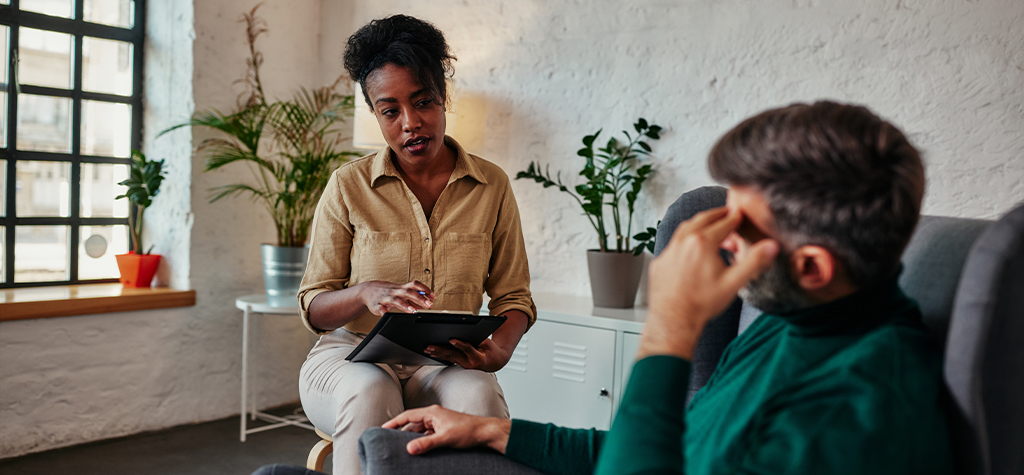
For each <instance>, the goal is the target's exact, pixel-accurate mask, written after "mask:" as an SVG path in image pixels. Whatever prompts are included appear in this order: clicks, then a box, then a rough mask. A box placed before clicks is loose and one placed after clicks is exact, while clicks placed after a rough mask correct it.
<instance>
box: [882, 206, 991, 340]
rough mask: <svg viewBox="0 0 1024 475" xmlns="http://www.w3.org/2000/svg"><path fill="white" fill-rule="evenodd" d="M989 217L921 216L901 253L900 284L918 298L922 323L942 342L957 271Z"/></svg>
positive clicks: (950, 309)
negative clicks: (904, 249)
mask: <svg viewBox="0 0 1024 475" xmlns="http://www.w3.org/2000/svg"><path fill="white" fill-rule="evenodd" d="M990 224H992V221H986V220H978V219H963V218H946V217H938V216H922V217H921V222H920V223H918V225H917V230H915V231H914V236H913V237H911V238H910V244H908V245H907V250H906V251H904V253H903V274H902V275H900V286H901V287H902V288H903V290H904V292H906V293H907V295H909V296H910V297H911V298H913V299H914V300H917V304H918V305H919V306H920V307H921V314H922V315H923V317H924V324H925V326H927V327H928V330H929V331H930V332H931V334H932V336H933V337H935V340H936V341H938V342H939V343H940V344H945V341H946V334H947V331H946V330H947V327H948V326H949V316H950V313H951V312H952V310H953V296H954V295H955V294H956V288H957V283H958V282H959V281H960V273H961V270H962V269H963V266H964V261H966V260H967V254H968V252H969V251H970V249H971V244H972V243H974V241H975V240H976V239H977V238H978V236H980V235H981V233H982V232H983V231H984V230H985V229H986V228H987V227H988V226H989V225H990Z"/></svg>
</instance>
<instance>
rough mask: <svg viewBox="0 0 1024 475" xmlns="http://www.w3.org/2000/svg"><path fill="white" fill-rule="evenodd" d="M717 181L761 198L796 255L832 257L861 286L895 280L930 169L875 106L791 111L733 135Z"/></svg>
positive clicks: (721, 147) (821, 105)
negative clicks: (808, 250)
mask: <svg viewBox="0 0 1024 475" xmlns="http://www.w3.org/2000/svg"><path fill="white" fill-rule="evenodd" d="M708 167H709V169H710V171H711V176H712V178H714V179H715V180H717V181H719V182H723V183H727V184H730V185H741V186H750V187H753V188H754V189H756V190H758V191H760V192H761V193H762V194H763V196H764V198H765V200H766V201H767V202H768V206H769V209H770V210H771V212H772V215H773V216H774V218H775V224H776V227H777V229H778V231H779V239H780V242H781V243H782V245H783V246H784V247H788V248H790V249H793V248H796V247H800V246H804V245H808V244H812V245H818V246H822V247H824V248H826V249H828V250H829V251H830V252H831V253H832V254H833V255H834V256H835V257H836V258H837V259H838V260H839V261H840V262H841V263H842V264H844V266H845V269H846V272H847V275H848V277H849V278H850V280H851V281H852V282H853V283H854V285H856V286H858V287H864V286H866V285H869V284H871V283H873V282H876V281H877V280H879V279H884V278H886V277H889V276H891V275H893V274H894V273H895V272H896V271H897V269H898V268H899V262H900V256H901V255H902V254H903V249H904V248H905V247H906V245H907V242H908V241H910V236H911V234H913V232H914V227H915V226H917V221H918V216H919V214H920V212H921V199H922V197H923V195H924V165H923V164H922V163H921V156H920V154H919V153H918V151H917V149H915V148H914V147H913V146H912V145H911V144H910V142H909V141H908V140H907V138H906V137H905V136H904V135H903V133H902V132H900V130H899V129H897V128H896V127H895V126H893V125H892V124H890V123H888V122H886V121H884V120H882V119H881V118H879V117H878V116H876V115H875V114H873V113H872V112H871V111H869V110H868V109H867V108H865V107H862V106H856V105H848V104H837V103H834V102H827V101H822V102H816V103H814V104H810V105H808V104H793V105H790V106H787V107H782V108H779V109H772V110H768V111H765V112H762V113H760V114H758V115H756V116H754V117H751V118H749V119H747V120H745V121H743V122H742V123H741V124H739V125H738V126H736V127H735V128H733V129H732V130H730V131H729V132H728V133H726V134H725V136H723V137H722V138H721V139H720V140H719V141H718V143H716V144H715V146H714V148H713V149H712V150H711V154H710V156H709V157H708Z"/></svg>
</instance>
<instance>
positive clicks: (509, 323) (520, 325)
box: [424, 310, 530, 373]
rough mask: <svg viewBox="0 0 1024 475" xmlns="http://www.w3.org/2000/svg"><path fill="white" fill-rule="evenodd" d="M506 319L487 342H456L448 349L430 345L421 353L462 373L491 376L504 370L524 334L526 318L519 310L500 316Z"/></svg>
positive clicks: (526, 323)
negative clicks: (471, 371)
mask: <svg viewBox="0 0 1024 475" xmlns="http://www.w3.org/2000/svg"><path fill="white" fill-rule="evenodd" d="M502 315H504V316H505V317H506V320H505V323H503V324H502V325H501V326H500V327H498V329H497V330H495V331H494V334H493V335H491V338H488V339H486V340H484V341H483V342H482V343H480V346H473V345H470V344H469V343H466V342H464V341H459V340H455V339H452V340H449V341H448V343H451V345H452V346H451V347H443V346H437V345H430V346H428V347H427V348H426V349H425V350H424V351H425V352H426V353H427V354H428V355H430V356H433V357H435V358H440V359H442V360H446V361H451V362H452V363H455V364H457V365H459V366H461V367H463V368H466V369H479V370H481V371H488V372H491V373H493V372H495V371H498V370H499V369H501V368H504V367H505V364H506V363H508V360H509V359H510V358H512V351H514V350H515V349H516V345H518V344H519V339H520V338H522V337H523V333H526V327H527V325H528V324H529V322H530V317H527V316H526V314H525V313H523V312H522V311H520V310H509V311H507V312H505V313H503V314H502Z"/></svg>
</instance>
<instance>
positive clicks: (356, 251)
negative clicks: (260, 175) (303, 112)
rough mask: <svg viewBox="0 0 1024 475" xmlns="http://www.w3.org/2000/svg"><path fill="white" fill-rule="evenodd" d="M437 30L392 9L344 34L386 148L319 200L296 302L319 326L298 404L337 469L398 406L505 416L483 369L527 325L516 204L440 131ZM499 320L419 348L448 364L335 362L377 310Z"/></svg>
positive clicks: (353, 165) (495, 172)
mask: <svg viewBox="0 0 1024 475" xmlns="http://www.w3.org/2000/svg"><path fill="white" fill-rule="evenodd" d="M454 59H455V58H454V57H453V56H452V55H451V54H450V52H449V49H448V45H447V43H446V42H445V39H444V35H443V34H442V33H441V32H440V31H439V30H437V29H436V28H434V27H433V26H432V25H430V24H429V23H426V22H424V21H421V20H418V19H415V18H412V17H408V16H404V15H396V16H392V17H388V18H384V19H382V20H375V21H372V22H370V23H369V24H367V25H366V26H364V27H362V28H361V29H360V30H359V31H357V32H356V33H355V34H354V35H352V37H351V38H349V40H348V47H347V49H346V51H345V68H346V69H347V70H348V72H349V74H350V75H351V76H352V79H353V80H355V81H358V82H359V84H360V85H361V86H362V90H363V99H365V100H366V103H367V105H368V106H369V107H370V109H371V110H372V111H373V113H374V115H375V116H376V117H377V122H378V123H379V124H380V128H381V132H383V134H384V138H385V139H386V141H387V144H388V145H387V147H385V148H383V149H381V150H380V151H378V152H377V153H375V154H371V155H368V156H366V157H363V158H361V159H359V160H355V161H353V162H349V163H346V164H345V165H343V166H342V167H340V168H339V169H338V170H337V171H336V172H335V173H334V174H333V175H332V176H331V180H330V182H329V184H328V185H327V189H326V190H325V191H324V194H323V197H322V198H321V199H320V203H319V205H318V206H317V210H316V216H315V218H314V220H313V234H312V235H313V237H312V239H311V241H310V256H309V265H308V266H307V269H306V274H305V276H304V277H303V281H302V286H301V288H300V290H299V294H298V298H299V306H300V313H301V315H302V317H303V320H304V322H305V323H306V325H307V326H308V327H309V329H310V330H312V331H314V332H316V333H319V334H322V335H323V336H322V337H321V338H320V341H319V342H317V344H316V346H315V347H314V348H313V350H312V351H311V352H310V354H309V357H308V358H307V360H306V362H305V364H304V365H303V367H302V372H301V376H300V386H299V387H300V396H301V398H302V406H303V408H304V409H305V411H306V414H307V415H308V416H309V418H310V420H311V421H312V422H313V424H314V425H316V426H317V427H319V428H320V429H321V430H324V431H328V432H330V433H331V435H332V436H333V438H334V473H359V458H358V454H357V440H358V438H359V435H360V434H362V432H363V430H365V429H367V428H369V427H374V426H379V425H380V424H381V423H383V422H385V421H387V420H388V419H390V418H391V417H393V416H395V415H397V414H398V413H400V412H402V411H403V410H404V409H406V408H409V407H418V406H426V405H430V404H440V405H441V406H444V407H448V408H451V409H455V410H459V411H462V412H467V413H470V414H477V415H486V416H492V417H506V418H507V417H508V407H507V406H506V404H505V400H504V396H503V395H502V393H501V388H500V387H499V386H498V383H497V379H496V378H495V376H494V374H493V372H494V371H497V370H499V369H501V368H502V367H503V366H504V365H505V363H507V362H508V360H509V358H510V357H511V355H512V350H513V349H515V346H516V344H517V343H518V342H519V339H520V338H521V337H522V336H523V333H524V332H525V331H526V329H527V327H528V326H529V325H530V324H531V323H532V322H533V320H534V319H535V315H536V308H535V307H534V305H533V301H532V299H531V298H530V291H529V275H530V274H529V269H528V267H527V262H526V250H525V247H524V244H523V235H522V229H521V228H520V224H519V211H518V208H517V207H516V202H515V197H514V196H513V195H512V189H511V187H510V186H509V180H508V177H507V176H506V175H505V173H504V172H502V171H501V169H500V168H498V167H497V166H496V165H494V164H492V163H490V162H487V161H485V160H483V159H481V158H479V157H476V156H474V155H469V154H467V153H466V152H465V151H464V150H463V149H462V147H461V146H460V145H459V144H458V143H457V142H455V140H453V139H452V138H451V137H447V136H445V135H444V131H445V115H444V111H445V107H446V105H447V104H448V96H447V87H446V86H447V84H446V80H448V79H450V77H451V74H452V66H451V62H452V60H454ZM484 291H486V292H487V293H488V295H489V296H490V297H491V300H490V303H489V310H490V314H492V315H504V316H506V317H507V320H506V322H505V323H504V324H503V325H502V326H501V328H499V329H498V330H497V331H495V332H494V335H493V336H492V338H490V339H487V340H485V341H484V342H483V343H482V344H480V345H479V346H478V347H473V346H471V345H468V344H465V343H463V342H458V341H454V340H453V341H452V344H453V345H454V348H453V347H429V348H428V349H427V351H428V352H430V353H432V355H434V356H436V357H439V358H443V359H447V360H449V361H451V362H453V363H455V366H450V367H444V366H402V365H388V364H369V363H351V362H348V361H346V360H345V357H346V356H348V354H349V352H351V351H352V349H353V348H354V347H355V346H357V345H358V344H359V342H360V341H361V340H362V338H363V337H365V335H366V333H367V332H369V331H370V330H371V329H372V328H373V326H374V325H375V324H376V322H377V320H378V319H379V318H380V316H381V315H383V314H384V313H385V312H389V311H395V312H415V311H417V310H419V309H434V310H462V311H472V312H474V313H475V312H477V311H478V310H479V309H480V306H481V304H482V301H483V299H482V294H483V292H484Z"/></svg>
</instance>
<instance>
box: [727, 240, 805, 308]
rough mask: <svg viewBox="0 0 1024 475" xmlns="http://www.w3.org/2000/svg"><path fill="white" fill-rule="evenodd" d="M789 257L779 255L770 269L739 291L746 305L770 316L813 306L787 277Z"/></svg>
mask: <svg viewBox="0 0 1024 475" xmlns="http://www.w3.org/2000/svg"><path fill="white" fill-rule="evenodd" d="M788 266H789V255H788V253H781V252H780V253H779V255H778V256H776V257H775V261H774V262H772V265H771V267H769V268H768V269H767V270H765V271H764V272H762V273H761V275H759V276H758V277H757V278H756V279H754V280H751V281H750V283H748V284H747V285H746V286H745V287H743V288H742V289H740V292H739V296H740V298H741V299H743V301H744V302H745V303H746V304H747V305H752V306H754V307H755V308H757V309H758V310H761V311H762V312H765V313H770V314H775V315H778V314H781V313H789V312H794V311H797V310H801V309H804V308H807V307H810V306H812V305H813V302H811V300H810V299H808V298H807V295H806V294H804V291H803V289H802V288H800V286H799V285H797V284H796V282H793V279H792V278H791V277H790V275H789V271H788Z"/></svg>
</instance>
